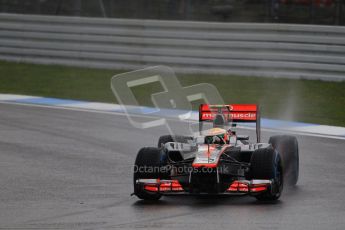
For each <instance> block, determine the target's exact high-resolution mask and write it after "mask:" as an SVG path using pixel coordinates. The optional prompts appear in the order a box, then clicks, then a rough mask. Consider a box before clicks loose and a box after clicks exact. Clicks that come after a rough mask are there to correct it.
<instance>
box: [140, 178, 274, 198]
mask: <svg viewBox="0 0 345 230" xmlns="http://www.w3.org/2000/svg"><path fill="white" fill-rule="evenodd" d="M272 183H273V181H272V180H255V179H254V180H235V181H233V182H232V183H231V184H230V186H229V187H228V188H227V189H226V190H225V191H224V192H222V193H218V194H232V195H234V194H249V195H255V194H258V193H262V192H265V191H268V190H270V189H271V188H272V186H271V185H272ZM136 184H137V186H142V188H143V189H144V190H146V191H147V192H152V193H160V194H162V195H178V194H180V195H182V194H185V195H186V194H189V195H193V193H190V192H187V191H185V190H184V189H183V187H182V185H181V184H180V183H179V181H178V180H160V179H138V180H136ZM194 195H197V194H194Z"/></svg>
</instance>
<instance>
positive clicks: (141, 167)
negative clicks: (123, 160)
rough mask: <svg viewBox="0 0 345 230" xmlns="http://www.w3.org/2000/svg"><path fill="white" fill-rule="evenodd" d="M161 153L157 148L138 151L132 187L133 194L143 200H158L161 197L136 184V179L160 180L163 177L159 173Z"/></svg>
mask: <svg viewBox="0 0 345 230" xmlns="http://www.w3.org/2000/svg"><path fill="white" fill-rule="evenodd" d="M162 158H163V152H162V151H161V150H160V149H158V148H152V147H146V148H142V149H140V150H139V152H138V154H137V158H136V159H135V164H134V174H133V185H134V194H135V195H136V196H137V197H138V198H139V199H143V200H159V199H160V198H161V195H160V194H158V193H154V192H148V191H146V190H144V189H143V188H142V187H141V186H140V185H138V184H136V181H137V180H138V179H161V178H162V177H164V175H163V173H161V172H160V170H159V169H160V168H161V166H162Z"/></svg>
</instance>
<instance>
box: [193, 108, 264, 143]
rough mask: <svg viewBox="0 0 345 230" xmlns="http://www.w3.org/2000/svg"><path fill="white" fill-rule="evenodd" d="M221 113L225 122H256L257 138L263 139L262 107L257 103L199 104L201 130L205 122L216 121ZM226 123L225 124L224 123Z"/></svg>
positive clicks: (258, 139) (258, 140)
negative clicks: (261, 124)
mask: <svg viewBox="0 0 345 230" xmlns="http://www.w3.org/2000/svg"><path fill="white" fill-rule="evenodd" d="M219 115H221V116H222V117H223V118H224V122H225V123H231V122H235V123H243V122H246V123H247V122H252V123H254V122H255V123H256V140H257V142H258V143H259V142H260V139H261V135H260V133H261V132H260V131H261V127H260V109H259V106H257V105H255V104H231V105H209V104H201V105H200V106H199V131H200V132H201V130H202V124H203V122H214V121H215V120H216V119H217V117H219ZM224 125H225V124H224Z"/></svg>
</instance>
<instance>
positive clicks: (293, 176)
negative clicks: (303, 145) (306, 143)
mask: <svg viewBox="0 0 345 230" xmlns="http://www.w3.org/2000/svg"><path fill="white" fill-rule="evenodd" d="M268 143H270V144H271V145H272V146H273V148H274V149H276V150H277V151H278V152H279V153H280V154H281V156H282V160H283V168H284V182H285V184H286V185H289V186H294V185H296V184H297V181H298V176H299V149H298V142H297V139H296V137H294V136H288V135H278V136H272V137H270V139H269V141H268Z"/></svg>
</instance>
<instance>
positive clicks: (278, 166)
mask: <svg viewBox="0 0 345 230" xmlns="http://www.w3.org/2000/svg"><path fill="white" fill-rule="evenodd" d="M250 164H251V176H252V179H263V180H272V182H273V183H272V185H271V186H272V187H271V189H269V190H267V191H265V192H263V193H260V194H257V195H255V197H256V199H258V200H263V201H274V200H278V199H279V197H280V195H281V193H282V191H283V168H282V161H281V158H280V155H279V153H278V152H277V151H275V150H274V149H273V148H271V147H269V148H262V149H258V150H256V151H254V152H253V154H252V157H251V159H250Z"/></svg>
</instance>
